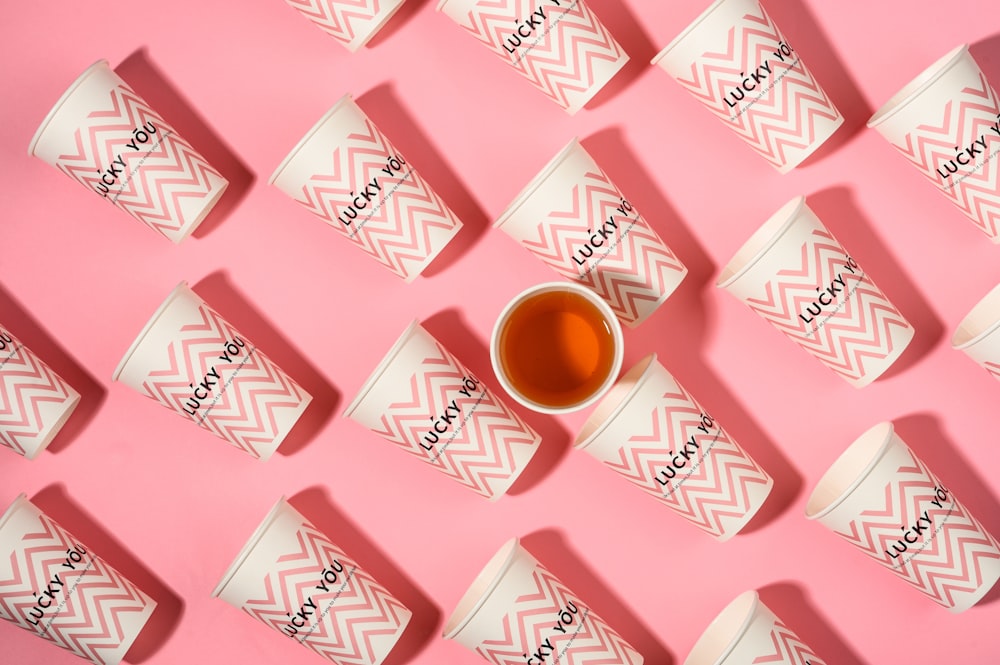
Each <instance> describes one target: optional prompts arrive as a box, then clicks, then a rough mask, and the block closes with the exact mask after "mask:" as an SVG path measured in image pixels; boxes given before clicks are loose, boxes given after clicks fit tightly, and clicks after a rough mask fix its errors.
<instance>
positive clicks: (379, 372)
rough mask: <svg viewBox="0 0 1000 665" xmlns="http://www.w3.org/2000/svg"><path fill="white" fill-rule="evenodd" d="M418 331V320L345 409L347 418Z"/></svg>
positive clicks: (383, 359)
mask: <svg viewBox="0 0 1000 665" xmlns="http://www.w3.org/2000/svg"><path fill="white" fill-rule="evenodd" d="M418 330H420V322H419V321H416V320H414V321H412V322H411V323H410V325H409V326H407V327H406V330H404V331H403V334H402V335H400V336H399V339H397V340H396V343H395V344H393V345H392V348H391V349H389V352H388V353H386V354H385V357H383V358H382V362H380V363H379V364H378V367H376V368H375V371H374V372H372V374H371V376H369V377H368V379H367V380H366V381H365V383H364V385H363V386H361V390H359V391H358V394H357V395H356V396H355V397H354V399H353V400H352V401H351V403H350V404H349V405H348V406H347V408H346V409H344V417H345V418H350V417H351V414H353V413H354V412H355V411H356V410H357V409H358V407H359V406H361V403H362V402H363V401H364V400H365V398H366V397H367V396H368V394H369V393H370V392H371V391H372V388H374V387H375V385H376V384H377V383H378V381H379V379H380V378H381V377H382V375H383V374H385V372H386V370H387V369H389V367H390V366H391V365H392V363H393V361H394V360H395V359H396V357H397V356H398V355H399V352H400V351H402V350H403V347H404V346H406V343H407V342H408V341H409V340H410V338H411V337H413V335H414V334H416V333H417V331H418Z"/></svg>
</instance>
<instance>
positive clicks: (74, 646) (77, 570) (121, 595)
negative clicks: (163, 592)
mask: <svg viewBox="0 0 1000 665" xmlns="http://www.w3.org/2000/svg"><path fill="white" fill-rule="evenodd" d="M0 580H3V585H0V618H2V619H5V620H7V621H10V622H12V623H14V624H16V625H18V626H20V627H21V628H24V629H25V630H28V631H30V632H32V633H34V634H35V635H37V636H38V637H40V638H41V639H43V640H46V641H48V642H52V643H53V644H55V645H56V646H59V647H62V648H63V649H66V650H67V651H71V652H72V653H74V654H76V655H77V656H80V657H81V658H85V659H87V660H89V661H90V662H92V663H95V664H96V665H116V664H117V663H119V662H121V660H122V658H124V657H125V653H126V652H127V651H128V650H129V647H130V646H132V643H133V642H134V641H135V639H136V637H138V636H139V633H140V631H142V628H143V626H145V625H146V622H147V621H148V620H149V617H150V615H152V614H153V610H154V609H156V601H154V600H153V599H152V598H150V597H149V596H147V595H146V594H145V593H143V592H142V591H141V590H140V589H138V588H137V587H136V586H135V585H134V584H132V583H131V582H129V581H128V580H127V579H125V578H124V577H123V576H122V574H121V573H119V572H118V571H117V570H115V569H114V568H112V567H111V566H109V565H108V564H107V563H105V561H104V560H103V559H101V558H100V557H99V556H98V555H97V554H95V553H94V552H92V551H90V549H89V548H88V547H87V546H86V545H84V544H83V543H81V542H80V541H79V540H77V539H76V538H74V537H73V535H72V534H70V533H69V532H68V531H66V530H65V529H63V528H62V527H61V526H59V525H58V524H56V523H55V522H54V521H53V520H52V519H51V518H50V517H48V516H47V515H45V514H44V513H43V512H42V511H41V510H39V509H38V508H37V507H36V506H35V505H34V504H33V503H31V502H30V501H29V500H28V499H27V498H26V497H25V495H24V494H22V495H20V496H19V497H18V498H17V499H15V500H14V503H13V504H11V506H10V508H8V509H7V512H5V513H4V514H3V516H2V517H0Z"/></svg>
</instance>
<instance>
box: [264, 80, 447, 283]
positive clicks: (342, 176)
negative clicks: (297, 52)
mask: <svg viewBox="0 0 1000 665" xmlns="http://www.w3.org/2000/svg"><path fill="white" fill-rule="evenodd" d="M269 182H270V183H271V184H272V185H275V186H276V187H277V188H278V189H280V190H281V191H283V192H284V193H285V194H287V195H288V196H290V197H291V198H292V199H294V200H295V201H296V202H297V203H299V204H300V205H302V206H304V207H305V208H306V209H307V210H308V211H309V212H311V213H313V214H314V215H316V216H318V217H320V218H321V219H322V220H323V221H325V222H326V223H327V224H329V225H330V226H332V227H333V228H334V229H335V230H336V231H337V232H339V233H340V234H341V235H343V236H344V237H346V238H347V240H348V241H349V242H351V243H352V244H353V245H354V246H356V247H357V248H358V249H360V250H361V251H363V252H364V253H365V254H367V255H368V256H370V257H372V258H373V259H375V261H377V262H378V263H379V264H381V265H382V266H384V267H385V268H387V269H389V270H390V271H392V272H393V273H394V274H396V275H398V276H400V277H402V278H403V279H404V280H405V281H407V282H410V281H413V280H414V279H415V278H416V277H417V275H419V274H420V273H421V272H422V271H423V270H424V268H426V267H427V266H428V264H430V262H431V261H433V260H434V257H436V256H437V255H438V253H440V252H441V250H442V249H444V248H445V245H447V244H448V243H449V242H451V239H452V238H454V237H455V235H456V234H457V233H458V232H459V230H461V228H462V223H461V222H460V221H459V220H458V218H457V217H455V215H454V213H452V211H451V210H450V209H449V208H448V206H447V205H446V204H445V202H444V201H442V200H441V197H439V196H438V195H437V194H435V193H434V190H432V189H431V187H430V185H429V184H428V183H427V182H426V181H425V180H424V179H423V178H421V177H420V174H419V173H417V171H416V169H415V168H414V166H413V165H411V164H410V163H409V162H408V161H407V160H406V159H404V158H403V156H402V154H400V152H399V151H398V150H396V148H394V147H393V146H392V144H391V143H389V139H388V138H386V136H385V135H384V134H382V132H380V131H379V130H378V128H377V127H376V126H375V125H374V123H372V121H371V120H369V119H368V116H366V115H365V113H364V111H362V110H361V109H360V108H359V107H358V105H357V104H355V103H354V100H353V99H352V98H351V96H350V95H345V96H344V97H342V98H341V99H340V101H338V102H337V103H336V104H334V106H333V108H331V109H330V110H329V111H327V112H326V113H325V114H324V115H323V117H322V118H320V120H319V122H317V123H316V125H315V126H313V128H312V129H310V130H309V132H308V133H307V134H306V135H305V137H303V138H302V140H301V141H299V144H298V145H297V146H295V148H293V149H292V151H291V152H290V153H289V154H288V156H287V157H285V160H284V161H283V162H282V163H281V164H280V165H279V166H278V168H277V169H275V171H274V173H273V174H272V175H271V179H270V181H269Z"/></svg>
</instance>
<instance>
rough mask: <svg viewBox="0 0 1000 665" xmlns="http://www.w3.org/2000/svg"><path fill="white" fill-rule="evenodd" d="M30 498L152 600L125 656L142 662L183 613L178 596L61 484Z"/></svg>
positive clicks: (173, 629)
mask: <svg viewBox="0 0 1000 665" xmlns="http://www.w3.org/2000/svg"><path fill="white" fill-rule="evenodd" d="M31 502H32V503H34V504H35V505H36V506H38V507H39V508H40V509H41V510H42V511H43V512H44V513H45V514H46V515H48V516H49V517H51V518H52V519H53V520H55V521H56V522H58V523H59V525H60V526H62V527H63V528H65V529H66V530H68V531H69V532H70V533H72V534H73V535H74V536H75V537H77V538H79V539H80V542H81V543H83V544H84V545H85V546H86V547H87V549H88V550H89V549H90V548H93V551H94V552H95V553H96V554H97V555H98V556H100V558H101V559H102V560H104V561H105V562H106V563H108V564H109V565H110V566H111V567H113V568H114V569H115V570H117V571H118V572H119V573H121V574H122V575H123V576H124V577H125V578H126V579H127V580H129V581H130V582H132V583H133V584H135V586H137V587H138V588H139V589H141V590H142V591H143V592H145V593H146V595H148V596H149V597H150V598H152V599H153V600H155V601H156V609H155V610H153V614H152V615H151V616H150V618H149V621H148V622H147V623H146V625H145V626H144V627H143V629H142V632H140V633H139V637H138V638H136V640H135V642H133V644H132V646H131V647H130V648H129V650H128V653H127V654H126V656H125V660H126V661H127V662H129V663H142V662H145V661H146V660H149V659H150V658H152V657H153V656H154V655H155V654H156V653H157V652H158V651H159V650H160V649H161V648H162V647H163V645H164V644H166V642H167V641H168V639H169V638H170V636H171V635H172V634H173V633H174V631H176V630H177V627H178V626H179V625H180V620H181V615H183V613H184V601H183V600H182V599H181V597H180V596H178V595H177V594H176V593H174V592H173V591H172V590H171V589H170V588H169V587H167V585H166V584H165V583H164V582H163V581H161V580H160V579H159V578H158V577H157V576H156V575H154V574H153V572H152V571H150V570H149V568H147V567H146V566H145V565H143V564H142V563H141V562H140V561H139V560H138V559H137V558H136V557H135V555H133V554H132V553H131V552H129V551H128V550H127V549H126V548H125V547H124V546H122V544H121V543H119V542H118V540H116V539H115V537H114V536H112V535H111V534H110V533H108V531H107V530H106V529H105V528H104V527H102V526H101V525H100V524H98V523H97V522H96V521H95V520H94V519H93V518H92V517H90V515H88V514H87V513H86V512H85V511H84V510H83V509H82V508H80V507H79V506H78V505H77V504H76V503H75V502H74V501H73V499H72V498H71V497H70V496H69V495H68V494H67V492H66V489H65V487H63V486H62V485H59V484H55V485H49V486H47V487H45V488H43V489H42V490H41V491H39V492H38V494H36V495H35V496H34V497H32V499H31Z"/></svg>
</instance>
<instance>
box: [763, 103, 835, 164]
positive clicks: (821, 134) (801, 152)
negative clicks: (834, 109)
mask: <svg viewBox="0 0 1000 665" xmlns="http://www.w3.org/2000/svg"><path fill="white" fill-rule="evenodd" d="M843 124H844V116H843V115H842V114H839V113H838V115H837V119H836V120H828V119H826V118H820V119H819V121H818V122H817V127H816V138H815V140H814V141H813V142H812V143H810V144H809V145H807V146H806V147H804V148H800V149H798V150H796V151H795V152H793V153H792V156H791V157H789V159H787V160H786V161H785V163H784V164H783V165H781V166H778V165H777V164H774V163H773V162H772V166H774V167H775V168H776V169H777V170H778V173H780V174H782V175H784V174H786V173H788V172H789V171H791V170H792V169H794V168H795V167H797V166H798V165H799V164H801V163H802V162H804V161H806V159H808V158H809V157H811V156H812V154H813V153H814V152H816V151H817V150H819V149H820V147H821V146H822V145H823V144H824V143H826V142H827V141H828V140H829V139H830V137H832V136H833V135H834V134H836V133H837V130H838V129H840V126H841V125H843Z"/></svg>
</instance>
